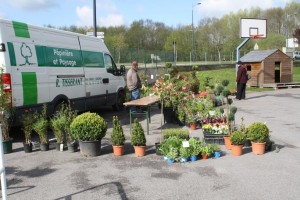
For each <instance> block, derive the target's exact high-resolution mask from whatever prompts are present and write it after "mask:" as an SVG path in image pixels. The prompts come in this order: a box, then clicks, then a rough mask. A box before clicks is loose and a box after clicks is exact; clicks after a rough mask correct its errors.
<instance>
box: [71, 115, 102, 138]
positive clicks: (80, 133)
mask: <svg viewBox="0 0 300 200" xmlns="http://www.w3.org/2000/svg"><path fill="white" fill-rule="evenodd" d="M70 131H71V135H72V137H73V138H75V139H77V140H81V141H96V140H101V139H102V138H103V137H104V136H105V135H106V131H107V123H106V121H105V120H104V119H103V118H102V117H101V116H100V115H99V114H97V113H91V112H85V113H82V114H80V115H78V116H77V117H76V118H75V119H74V120H73V122H72V123H71V125H70Z"/></svg>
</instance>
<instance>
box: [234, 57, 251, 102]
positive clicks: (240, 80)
mask: <svg viewBox="0 0 300 200" xmlns="http://www.w3.org/2000/svg"><path fill="white" fill-rule="evenodd" d="M237 64H238V65H239V67H238V71H237V75H236V83H237V91H236V99H238V100H241V99H245V98H246V83H247V81H248V77H247V69H246V66H245V65H244V64H243V63H242V62H241V61H238V62H237Z"/></svg>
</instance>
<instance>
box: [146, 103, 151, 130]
mask: <svg viewBox="0 0 300 200" xmlns="http://www.w3.org/2000/svg"><path fill="white" fill-rule="evenodd" d="M148 109H149V108H148ZM146 118H147V135H149V119H150V113H149V110H147V112H146Z"/></svg>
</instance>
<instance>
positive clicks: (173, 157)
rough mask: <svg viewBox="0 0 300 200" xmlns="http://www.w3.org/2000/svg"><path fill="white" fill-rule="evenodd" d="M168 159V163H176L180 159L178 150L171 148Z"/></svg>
mask: <svg viewBox="0 0 300 200" xmlns="http://www.w3.org/2000/svg"><path fill="white" fill-rule="evenodd" d="M167 157H168V160H167V162H168V163H174V162H175V160H176V159H177V158H178V148H177V147H170V149H169V152H168V154H167Z"/></svg>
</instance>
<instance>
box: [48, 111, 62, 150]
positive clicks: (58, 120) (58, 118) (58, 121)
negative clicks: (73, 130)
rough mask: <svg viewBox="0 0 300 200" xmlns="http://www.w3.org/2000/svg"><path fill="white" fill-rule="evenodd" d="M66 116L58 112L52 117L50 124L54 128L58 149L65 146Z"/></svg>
mask: <svg viewBox="0 0 300 200" xmlns="http://www.w3.org/2000/svg"><path fill="white" fill-rule="evenodd" d="M63 122H64V116H62V115H61V113H60V112H57V113H56V114H55V115H54V116H53V117H52V118H51V119H50V126H51V128H52V130H53V133H54V136H55V138H56V150H57V151H63V148H64V124H63Z"/></svg>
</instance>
